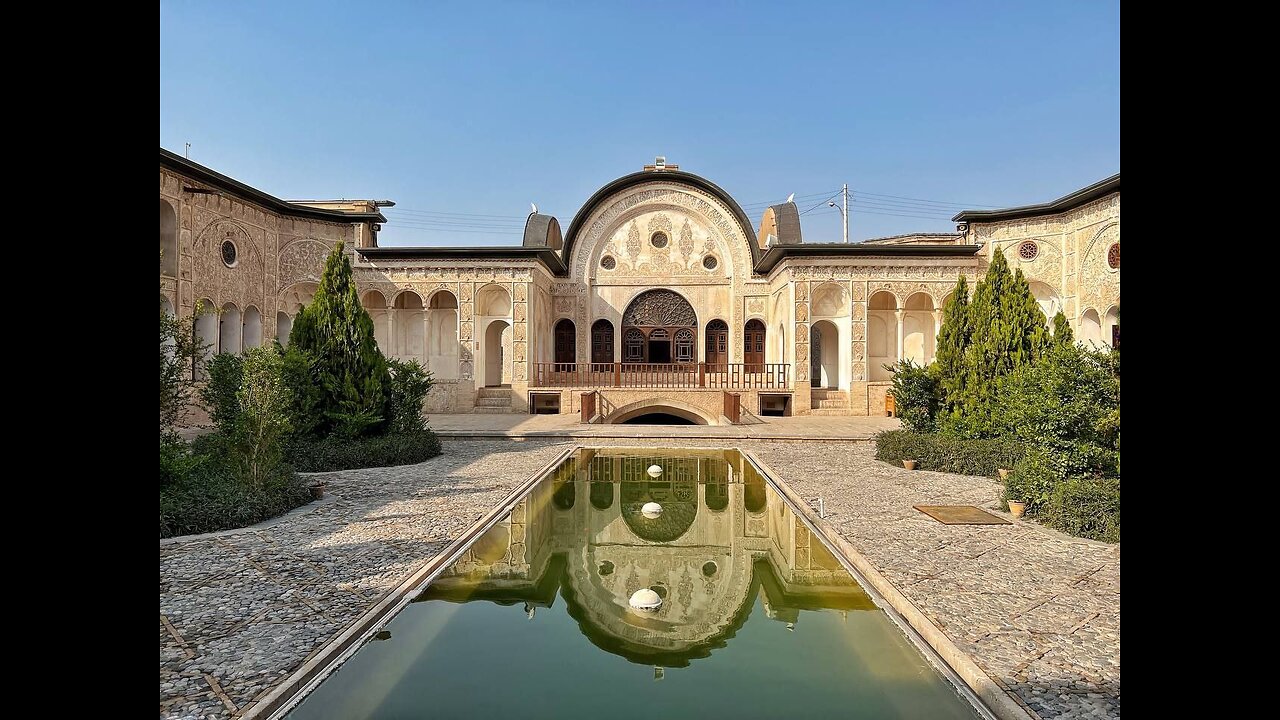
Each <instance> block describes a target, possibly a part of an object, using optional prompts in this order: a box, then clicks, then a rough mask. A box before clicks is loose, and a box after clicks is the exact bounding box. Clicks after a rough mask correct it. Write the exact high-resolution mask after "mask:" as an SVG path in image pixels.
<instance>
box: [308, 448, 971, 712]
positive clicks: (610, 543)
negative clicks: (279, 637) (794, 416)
mask: <svg viewBox="0 0 1280 720" xmlns="http://www.w3.org/2000/svg"><path fill="white" fill-rule="evenodd" d="M653 466H657V467H656V468H655V467H653ZM653 504H656V506H655V505H653ZM633 599H635V600H636V601H637V602H640V603H641V604H645V605H650V604H654V603H656V604H657V607H656V608H650V609H636V608H633V607H632V605H631V602H632V600H633ZM288 717H289V718H291V720H320V719H334V720H338V719H341V720H353V719H360V718H379V719H383V718H385V719H387V720H391V719H401V718H406V719H407V718H609V720H622V719H630V718H635V719H637V720H670V719H672V718H700V719H702V718H719V717H725V718H790V717H795V718H828V717H845V718H930V719H934V718H937V719H946V718H975V717H979V716H978V714H977V712H976V711H975V710H974V708H973V707H972V706H971V705H970V704H969V703H968V702H967V701H966V700H965V699H964V698H962V697H961V696H960V694H959V693H958V692H957V691H956V689H955V688H954V687H953V686H952V685H951V684H950V683H949V682H948V681H947V679H945V678H944V677H943V676H942V675H940V674H939V673H938V672H937V671H936V670H935V669H934V667H933V666H932V665H931V664H930V662H929V661H928V660H927V659H926V658H925V657H924V656H923V655H922V654H921V652H920V651H919V650H917V648H916V647H915V646H914V645H913V644H912V643H911V641H910V640H908V639H907V637H906V636H904V635H903V633H902V631H900V630H899V629H898V628H897V626H895V625H894V624H893V622H892V621H891V620H890V619H889V617H888V616H887V615H886V614H885V613H884V611H882V610H881V609H880V608H878V607H877V606H876V605H875V603H874V602H872V600H871V598H870V597H869V596H868V595H867V593H866V592H865V591H864V590H863V589H862V587H860V586H859V585H858V583H857V581H856V580H855V579H854V578H853V577H852V576H851V575H850V574H849V573H848V572H847V571H846V570H845V568H844V566H843V565H842V564H841V563H840V561H839V560H838V559H837V558H836V556H835V555H833V554H832V552H831V551H830V550H829V549H828V548H827V547H826V546H825V545H824V544H823V543H822V541H821V540H820V539H819V538H818V537H817V536H815V535H814V534H813V533H812V532H810V530H809V528H808V527H807V526H806V525H805V523H804V521H803V520H801V518H800V517H798V516H797V515H796V514H795V513H793V512H792V510H791V508H790V507H789V505H788V504H787V502H786V500H785V499H784V498H783V497H782V496H781V495H780V494H779V493H778V492H777V491H776V490H774V488H773V487H772V486H771V485H770V484H769V483H767V482H766V481H765V478H764V477H763V476H762V475H761V473H760V472H759V471H758V470H757V469H756V468H755V466H754V465H753V464H752V463H751V462H750V460H749V459H747V458H746V457H745V456H744V455H742V454H741V453H738V452H737V451H732V450H672V451H663V450H644V451H639V450H634V449H631V450H628V449H612V448H611V449H601V450H590V449H579V450H577V451H575V452H574V453H573V454H572V455H570V457H569V458H568V459H567V460H566V461H565V462H563V463H562V464H561V465H559V466H558V467H557V468H555V469H554V470H553V471H552V472H551V473H550V474H549V475H548V476H547V477H546V478H544V479H543V480H541V481H540V482H538V484H537V485H535V486H534V487H533V488H532V489H531V490H530V492H529V493H528V494H527V495H526V496H525V497H524V498H523V499H520V500H519V501H517V502H516V504H515V506H514V508H513V509H512V511H511V512H510V514H509V515H505V516H503V517H502V518H501V519H500V520H499V521H498V522H497V523H496V524H494V525H493V526H492V527H491V528H490V529H489V530H488V531H487V532H485V533H484V534H483V535H482V536H480V537H479V538H477V539H476V540H475V542H473V543H472V544H471V546H470V547H469V548H467V549H466V550H465V551H463V553H462V554H461V556H460V557H459V558H458V559H457V560H456V561H455V562H454V563H453V564H452V565H451V566H449V567H448V568H446V569H445V570H444V571H443V572H442V573H441V574H440V575H439V576H437V577H436V578H435V579H434V580H433V581H432V582H431V583H430V585H429V586H428V587H427V588H426V589H425V590H424V591H423V592H422V593H421V594H420V595H419V596H418V597H416V598H415V599H414V600H413V602H412V603H410V604H409V605H408V606H406V608H405V609H404V610H403V611H401V612H400V613H399V614H398V615H396V616H395V617H394V618H393V619H392V620H391V621H390V622H388V623H387V624H386V626H385V627H384V628H383V629H382V630H381V631H380V632H378V633H377V635H375V636H374V637H373V638H372V639H371V640H369V641H368V642H366V643H365V644H364V645H363V646H362V647H360V649H359V650H357V651H356V652H355V654H354V655H352V656H351V657H350V658H349V659H348V660H347V661H346V662H345V663H344V664H343V665H342V666H341V667H339V668H338V669H337V670H336V671H335V672H334V673H333V674H331V675H330V676H329V677H328V678H326V679H325V680H324V681H323V682H321V683H320V684H319V685H318V686H317V687H316V688H315V689H314V690H313V691H312V692H311V693H310V694H309V695H308V696H307V697H306V698H304V699H303V700H302V702H301V703H300V704H298V705H297V706H296V707H295V708H294V709H293V710H292V712H290V713H289V715H288Z"/></svg>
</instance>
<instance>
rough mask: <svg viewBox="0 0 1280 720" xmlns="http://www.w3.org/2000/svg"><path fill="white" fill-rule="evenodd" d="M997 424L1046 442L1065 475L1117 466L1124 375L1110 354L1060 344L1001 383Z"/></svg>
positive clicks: (1029, 440)
mask: <svg viewBox="0 0 1280 720" xmlns="http://www.w3.org/2000/svg"><path fill="white" fill-rule="evenodd" d="M997 395H998V400H999V408H1000V412H999V413H998V428H999V430H1000V431H1001V432H1003V433H1005V434H1008V435H1012V436H1014V437H1016V438H1018V440H1019V441H1021V442H1022V443H1023V444H1025V445H1027V446H1028V447H1032V446H1034V447H1038V448H1043V449H1044V451H1045V452H1046V453H1048V454H1050V455H1052V456H1053V457H1052V459H1051V462H1052V463H1053V465H1054V467H1055V470H1056V471H1057V472H1058V475H1059V477H1060V478H1066V477H1068V476H1075V475H1094V474H1106V475H1114V474H1115V473H1116V472H1117V465H1118V458H1117V456H1116V454H1117V451H1118V449H1119V435H1120V423H1119V408H1120V379H1119V378H1118V377H1117V376H1116V375H1115V374H1114V372H1113V370H1112V365H1111V360H1110V356H1109V354H1107V353H1100V352H1096V351H1093V350H1088V349H1085V348H1081V347H1080V346H1078V345H1075V344H1068V345H1055V346H1054V347H1053V348H1051V349H1050V350H1049V351H1047V352H1045V353H1044V355H1042V356H1041V357H1040V358H1039V359H1038V360H1036V361H1035V362H1034V363H1031V364H1029V365H1023V366H1022V367H1019V368H1017V369H1016V370H1014V371H1013V372H1012V373H1010V374H1009V375H1007V376H1005V377H1004V378H1002V379H1001V380H1000V382H999V384H998V392H997Z"/></svg>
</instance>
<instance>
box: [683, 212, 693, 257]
mask: <svg viewBox="0 0 1280 720" xmlns="http://www.w3.org/2000/svg"><path fill="white" fill-rule="evenodd" d="M680 254H681V255H683V256H684V258H685V260H688V259H689V256H690V255H693V228H692V227H691V226H690V225H689V221H688V220H685V221H684V226H683V227H681V228H680Z"/></svg>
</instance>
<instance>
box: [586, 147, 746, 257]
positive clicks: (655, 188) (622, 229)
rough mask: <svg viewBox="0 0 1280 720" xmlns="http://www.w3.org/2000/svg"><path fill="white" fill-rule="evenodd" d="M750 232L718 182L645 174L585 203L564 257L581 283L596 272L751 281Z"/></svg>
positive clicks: (668, 172) (670, 174)
mask: <svg viewBox="0 0 1280 720" xmlns="http://www.w3.org/2000/svg"><path fill="white" fill-rule="evenodd" d="M751 227H752V226H751V222H750V220H749V219H748V218H747V215H746V213H744V212H743V211H742V208H741V207H740V206H739V205H738V203H737V202H736V201H735V200H734V199H733V198H732V197H730V196H729V194H728V193H726V192H725V191H724V190H723V189H721V188H720V187H719V186H717V185H716V184H715V183H712V182H710V181H708V180H706V179H705V178H702V177H699V176H697V175H694V174H692V173H687V172H681V171H679V170H662V171H644V172H638V173H632V174H630V175H626V176H623V177H621V178H618V179H617V180H614V181H613V182H611V183H609V184H608V185H605V186H604V187H602V188H600V190H598V191H597V192H596V193H595V194H594V195H592V196H591V198H590V199H589V200H587V202H586V204H584V205H583V206H582V209H581V210H579V211H578V213H577V215H575V216H574V218H573V222H572V223H570V225H569V230H568V232H567V233H566V234H565V237H564V256H563V257H564V262H565V265H566V266H567V267H568V268H569V274H570V276H571V277H574V278H578V279H581V278H585V277H587V276H589V275H594V273H595V272H596V271H597V270H603V271H604V272H605V273H610V274H612V273H618V274H632V275H664V276H673V275H674V276H681V275H684V276H691V277H698V276H706V275H711V276H715V275H719V276H721V277H723V276H725V275H735V274H737V275H740V276H743V277H748V276H750V275H751V273H752V269H753V268H754V266H755V263H756V261H757V260H759V255H760V249H759V247H758V246H757V245H756V243H755V242H754V238H755V235H754V232H753V231H752V229H751ZM655 238H656V239H655ZM606 257H607V258H608V259H605V258H606Z"/></svg>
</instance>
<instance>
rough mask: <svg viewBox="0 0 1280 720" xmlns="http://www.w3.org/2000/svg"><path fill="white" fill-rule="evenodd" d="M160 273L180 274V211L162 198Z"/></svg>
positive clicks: (174, 275) (171, 275) (175, 275)
mask: <svg viewBox="0 0 1280 720" xmlns="http://www.w3.org/2000/svg"><path fill="white" fill-rule="evenodd" d="M160 274H161V275H167V276H169V277H177V276H178V213H177V212H175V211H174V209H173V205H172V204H170V203H169V201H168V200H165V199H164V198H160Z"/></svg>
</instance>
